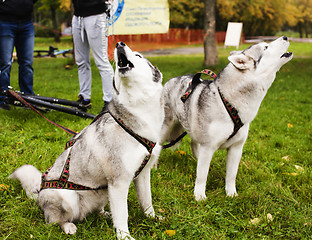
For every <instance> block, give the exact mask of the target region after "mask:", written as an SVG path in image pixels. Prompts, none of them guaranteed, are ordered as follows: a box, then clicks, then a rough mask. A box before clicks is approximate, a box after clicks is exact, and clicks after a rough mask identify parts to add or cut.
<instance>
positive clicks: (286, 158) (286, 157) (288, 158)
mask: <svg viewBox="0 0 312 240" xmlns="http://www.w3.org/2000/svg"><path fill="white" fill-rule="evenodd" d="M282 159H284V160H286V161H289V160H290V157H289V156H284V157H282Z"/></svg>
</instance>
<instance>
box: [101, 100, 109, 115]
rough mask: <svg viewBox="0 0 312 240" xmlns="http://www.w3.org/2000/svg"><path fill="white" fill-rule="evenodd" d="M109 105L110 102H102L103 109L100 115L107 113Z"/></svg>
mask: <svg viewBox="0 0 312 240" xmlns="http://www.w3.org/2000/svg"><path fill="white" fill-rule="evenodd" d="M109 103H110V102H107V101H104V107H103V108H102V111H101V113H102V112H107V111H108V104H109Z"/></svg>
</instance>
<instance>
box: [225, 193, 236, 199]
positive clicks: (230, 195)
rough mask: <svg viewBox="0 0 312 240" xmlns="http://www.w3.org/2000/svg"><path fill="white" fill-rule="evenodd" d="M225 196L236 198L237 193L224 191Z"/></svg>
mask: <svg viewBox="0 0 312 240" xmlns="http://www.w3.org/2000/svg"><path fill="white" fill-rule="evenodd" d="M226 196H227V197H232V198H233V197H237V196H238V194H237V192H236V191H226Z"/></svg>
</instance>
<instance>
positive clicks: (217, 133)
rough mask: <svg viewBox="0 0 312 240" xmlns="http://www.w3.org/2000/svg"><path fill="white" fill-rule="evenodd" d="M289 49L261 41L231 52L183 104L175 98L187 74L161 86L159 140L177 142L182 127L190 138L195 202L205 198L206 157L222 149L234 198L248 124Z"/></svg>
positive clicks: (186, 81) (182, 89)
mask: <svg viewBox="0 0 312 240" xmlns="http://www.w3.org/2000/svg"><path fill="white" fill-rule="evenodd" d="M288 47H289V41H288V39H287V37H281V38H279V39H277V40H275V41H273V42H271V43H270V44H267V43H265V42H262V43H259V44H255V45H253V46H251V47H249V48H247V49H246V50H244V51H242V52H235V53H233V54H232V55H231V56H229V57H228V60H229V61H230V63H229V64H228V65H227V66H226V67H225V68H224V69H223V71H222V72H220V74H219V75H218V76H217V78H216V80H215V81H213V82H211V83H208V82H207V81H201V82H199V83H198V85H197V86H196V88H194V89H193V91H192V94H191V95H190V96H189V98H187V100H185V103H183V102H182V101H181V99H180V98H181V96H183V95H184V93H185V92H186V91H187V89H189V83H190V81H191V80H192V77H193V76H192V75H186V76H181V77H176V78H173V79H170V80H169V81H168V82H167V83H166V84H165V86H164V89H163V99H164V101H165V102H164V105H165V120H164V124H163V127H162V137H161V138H162V141H161V142H164V141H165V140H167V141H172V140H174V139H176V138H177V136H179V135H180V134H181V133H182V131H183V129H185V130H186V132H187V133H188V134H189V135H190V137H191V139H192V141H191V146H192V151H193V154H194V155H195V156H196V157H197V159H198V163H197V177H196V183H195V189H194V195H195V198H196V200H197V201H198V200H204V199H206V195H205V188H206V180H207V176H208V171H209V166H210V162H211V158H212V156H213V154H214V152H215V151H216V150H218V149H220V148H225V149H227V170H226V186H225V190H226V194H227V196H235V195H237V193H236V187H235V179H236V174H237V170H238V165H239V162H240V159H241V156H242V150H243V146H244V143H245V141H246V138H247V135H248V130H249V124H250V122H251V121H252V120H253V119H254V118H255V116H256V114H257V112H258V109H259V107H260V104H261V101H262V99H263V98H264V96H265V94H266V92H267V90H268V89H269V87H270V86H271V84H272V83H273V81H274V78H275V75H276V72H277V71H278V70H279V69H280V67H281V66H282V65H283V64H285V63H287V62H288V61H290V60H291V59H292V53H286V51H287V49H288ZM232 119H233V120H232ZM233 125H234V126H233Z"/></svg>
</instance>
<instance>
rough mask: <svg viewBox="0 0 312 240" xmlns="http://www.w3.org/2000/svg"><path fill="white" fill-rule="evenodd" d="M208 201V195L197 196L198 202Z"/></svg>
mask: <svg viewBox="0 0 312 240" xmlns="http://www.w3.org/2000/svg"><path fill="white" fill-rule="evenodd" d="M206 199H207V197H206V194H195V200H196V201H197V202H199V201H205V200H206Z"/></svg>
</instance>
